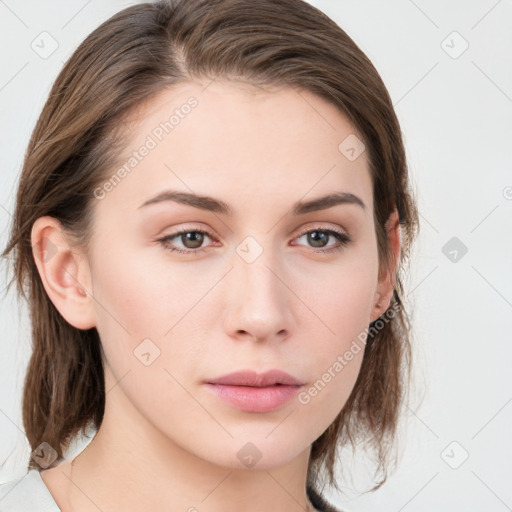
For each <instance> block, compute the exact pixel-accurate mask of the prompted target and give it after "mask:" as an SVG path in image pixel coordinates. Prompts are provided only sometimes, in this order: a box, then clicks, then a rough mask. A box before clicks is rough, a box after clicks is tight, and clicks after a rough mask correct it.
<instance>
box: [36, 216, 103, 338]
mask: <svg viewBox="0 0 512 512" xmlns="http://www.w3.org/2000/svg"><path fill="white" fill-rule="evenodd" d="M31 243H32V254H33V256H34V261H35V264H36V266H37V270H38V272H39V276H40V278H41V282H42V284H43V286H44V289H45V291H46V293H47V294H48V297H49V298H50V300H51V301H52V303H53V305H54V306H55V307H56V308H57V309H58V311H59V312H60V314H61V315H62V316H63V318H64V319H65V320H66V321H67V322H68V323H69V324H71V325H72V326H73V327H76V328H77V329H90V328H91V327H95V326H96V322H95V317H94V308H93V304H92V300H93V299H92V297H91V296H90V294H88V293H87V290H90V282H91V279H90V271H89V265H88V264H87V261H86V259H85V258H84V257H83V255H82V254H80V253H79V252H78V251H77V250H76V249H75V248H73V247H72V246H71V245H70V244H69V241H68V239H67V237H66V234H65V232H64V231H63V229H62V226H61V224H60V222H59V221H58V220H57V219H55V218H53V217H49V216H44V217H40V218H38V219H37V220H36V221H35V222H34V225H33V226H32V232H31Z"/></svg>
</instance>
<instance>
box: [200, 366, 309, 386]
mask: <svg viewBox="0 0 512 512" xmlns="http://www.w3.org/2000/svg"><path fill="white" fill-rule="evenodd" d="M206 382H207V383H208V384H222V385H231V386H253V387H266V386H273V385H275V384H287V385H291V386H302V385H303V382H301V381H300V380H298V379H296V378H295V377H293V376H292V375H290V374H289V373H286V372H284V371H282V370H269V371H267V372H265V373H257V372H255V371H253V370H241V371H238V372H234V373H229V374H227V375H223V376H221V377H217V378H215V379H209V380H208V381H206Z"/></svg>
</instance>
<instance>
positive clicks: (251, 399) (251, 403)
mask: <svg viewBox="0 0 512 512" xmlns="http://www.w3.org/2000/svg"><path fill="white" fill-rule="evenodd" d="M205 385H206V389H208V390H209V391H210V392H211V393H213V394H214V395H215V396H216V397H218V398H220V399H221V400H222V401H223V402H225V403H228V404H229V405H231V406H232V407H235V408H237V409H240V410H242V411H245V412H250V413H265V412H271V411H275V410H276V409H279V408H281V407H282V406H284V405H285V404H286V403H288V402H290V401H291V400H292V398H293V397H294V396H296V395H297V393H298V392H299V390H300V389H301V387H302V386H303V385H304V383H303V382H301V381H300V380H299V379H297V378H295V377H293V376H292V375H290V374H289V373H286V372H284V371H282V370H270V371H268V372H265V373H261V374H258V373H256V372H254V371H252V370H243V371H239V372H234V373H230V374H228V375H223V376H222V377H218V378H215V379H210V380H207V381H205Z"/></svg>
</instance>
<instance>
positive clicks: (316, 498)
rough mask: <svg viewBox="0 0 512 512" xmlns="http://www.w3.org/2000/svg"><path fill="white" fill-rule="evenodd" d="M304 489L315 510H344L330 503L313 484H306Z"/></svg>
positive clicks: (336, 511) (327, 511) (328, 511)
mask: <svg viewBox="0 0 512 512" xmlns="http://www.w3.org/2000/svg"><path fill="white" fill-rule="evenodd" d="M306 491H307V494H308V498H309V501H311V503H312V504H313V506H314V507H315V508H316V509H317V510H320V511H321V512H344V511H343V510H342V509H340V508H336V507H335V506H334V505H331V504H330V503H329V502H328V501H327V500H326V499H325V498H324V497H323V496H322V495H321V494H320V493H319V492H318V490H317V489H315V488H314V487H313V486H310V485H308V486H307V487H306Z"/></svg>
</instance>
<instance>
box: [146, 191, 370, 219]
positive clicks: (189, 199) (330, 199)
mask: <svg viewBox="0 0 512 512" xmlns="http://www.w3.org/2000/svg"><path fill="white" fill-rule="evenodd" d="M164 201H174V202H176V203H180V204H185V205H188V206H192V207H194V208H199V209H201V210H206V211H210V212H214V213H219V214H223V215H228V216H230V217H232V216H233V215H234V214H235V213H236V212H235V210H234V209H233V208H232V207H231V206H230V205H229V204H228V203H225V202H224V201H221V200H220V199H215V198H214V197H209V196H201V195H197V194H194V193H191V192H180V191H177V190H165V191H163V192H161V193H160V194H158V195H156V196H155V197H152V198H151V199H148V200H147V201H145V202H144V203H143V204H141V205H140V206H139V208H143V207H146V206H149V205H151V204H157V203H161V202H164ZM339 204H347V205H350V204H353V205H356V206H359V207H361V208H362V209H363V210H366V205H365V204H364V202H363V200H362V199H361V198H359V197H358V196H356V195H354V194H351V193H350V192H335V193H332V194H329V195H327V196H324V197H319V198H317V199H311V200H309V201H297V202H296V203H295V204H294V205H293V206H292V210H291V211H292V215H294V216H299V215H305V214H306V213H310V212H316V211H320V210H327V209H328V208H332V207H333V206H337V205H339Z"/></svg>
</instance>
